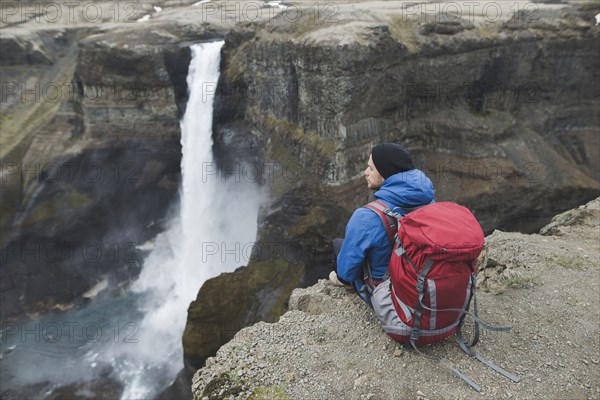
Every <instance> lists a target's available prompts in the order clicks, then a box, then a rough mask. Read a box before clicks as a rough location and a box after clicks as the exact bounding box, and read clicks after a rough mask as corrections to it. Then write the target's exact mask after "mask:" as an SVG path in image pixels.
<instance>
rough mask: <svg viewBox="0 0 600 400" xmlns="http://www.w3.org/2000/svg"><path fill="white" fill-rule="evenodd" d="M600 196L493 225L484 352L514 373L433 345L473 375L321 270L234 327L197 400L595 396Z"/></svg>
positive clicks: (196, 388)
mask: <svg viewBox="0 0 600 400" xmlns="http://www.w3.org/2000/svg"><path fill="white" fill-rule="evenodd" d="M599 237H600V198H597V199H596V200H593V201H591V202H590V203H588V204H586V205H584V206H581V207H579V208H577V209H573V210H570V211H567V212H565V213H563V214H560V215H558V216H556V217H555V218H554V219H553V222H552V223H551V224H549V225H548V226H546V227H545V228H543V229H542V230H541V231H540V233H539V234H531V235H524V234H520V233H506V232H501V231H495V232H494V233H493V234H491V235H490V236H488V237H487V238H486V250H485V253H484V254H482V256H481V257H480V260H479V282H478V286H479V289H480V290H479V294H480V295H479V296H478V297H479V299H478V302H479V304H480V315H481V316H482V317H483V319H484V320H487V321H489V322H491V323H498V324H510V325H512V326H513V331H512V332H510V333H490V332H483V333H482V337H481V341H480V343H479V345H478V346H477V347H478V352H479V353H480V354H481V355H483V356H484V357H486V358H488V359H490V360H492V361H494V362H495V363H497V364H498V365H500V366H502V367H504V368H506V369H507V370H509V371H511V372H513V373H515V374H517V375H519V376H520V377H521V382H519V383H513V382H511V381H509V380H507V379H504V378H503V377H501V376H500V375H499V374H497V373H495V372H494V371H493V370H491V369H490V368H487V367H485V366H484V365H483V364H481V363H479V362H478V361H476V360H474V359H471V358H469V357H467V356H466V355H465V354H464V353H462V351H461V350H460V349H459V347H458V345H456V343H455V342H454V340H452V339H449V340H446V341H444V342H442V343H440V344H437V345H435V346H431V347H428V348H426V353H428V354H430V355H434V356H435V357H437V358H441V357H444V358H446V359H448V360H449V361H450V362H451V363H452V364H453V365H454V366H455V367H457V368H459V369H460V370H461V371H463V372H465V373H466V374H468V375H469V376H470V377H472V378H473V379H474V380H475V381H476V382H478V383H479V384H480V385H481V386H482V388H483V392H482V394H481V395H479V394H477V393H476V392H474V391H473V390H472V389H471V388H470V387H468V386H467V385H466V384H465V383H464V382H462V381H461V380H460V379H458V378H457V377H455V376H454V375H452V374H451V373H450V372H448V370H446V369H445V368H443V367H442V366H441V365H439V364H437V363H435V362H432V361H430V360H428V359H426V358H424V357H422V356H420V355H419V354H417V353H416V352H414V351H406V350H404V349H402V348H401V347H400V346H399V345H397V344H396V343H395V342H394V341H392V340H391V339H390V338H388V337H387V336H386V334H385V333H384V332H383V330H382V329H381V327H380V324H379V322H378V320H377V319H376V317H375V316H374V315H373V314H372V312H371V311H370V310H369V309H368V307H367V306H366V305H365V304H363V302H362V301H361V300H360V299H359V298H358V297H357V296H356V295H355V294H353V293H350V292H348V291H346V290H345V289H342V288H338V287H334V286H332V285H330V284H329V283H328V282H327V281H325V280H320V281H319V282H318V283H317V284H316V285H314V286H312V287H308V288H306V289H296V290H294V292H293V294H292V296H291V298H290V302H289V311H288V312H287V313H285V314H284V315H283V316H282V317H281V319H280V320H279V321H278V322H277V323H273V324H268V323H264V322H259V323H257V324H255V325H253V326H251V327H248V328H245V329H242V330H241V331H239V332H238V333H237V334H236V336H235V337H234V339H233V340H232V341H231V342H229V343H227V344H226V345H224V346H223V347H222V348H221V349H220V350H219V351H218V353H217V355H216V356H215V357H211V358H209V359H208V360H207V361H206V366H205V367H204V368H202V369H200V370H199V371H198V372H197V373H196V375H195V376H194V381H193V386H192V390H193V393H194V399H197V400H200V399H203V400H204V399H308V398H310V399H333V398H344V399H407V398H408V399H410V398H413V399H414V398H420V399H449V398H450V399H463V398H479V397H480V396H482V397H486V398H494V399H508V398H521V399H533V398H565V399H566V398H568V399H598V398H600V383H599V381H598V380H597V377H598V376H599V375H600V365H599V362H600V346H599V344H600V343H599V341H600V340H599V337H600V336H599V335H598V333H599V332H600V315H599V314H600V311H599V310H600V297H599V296H598V290H599V285H600V274H599V269H600V262H599V261H600V260H599V258H600V241H599V240H598V239H599Z"/></svg>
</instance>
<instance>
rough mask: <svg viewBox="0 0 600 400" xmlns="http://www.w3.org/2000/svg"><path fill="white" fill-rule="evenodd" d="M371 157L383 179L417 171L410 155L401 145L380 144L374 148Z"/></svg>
mask: <svg viewBox="0 0 600 400" xmlns="http://www.w3.org/2000/svg"><path fill="white" fill-rule="evenodd" d="M371 155H372V156H373V164H375V168H377V171H379V173H380V174H381V176H382V177H383V179H387V178H389V177H390V176H392V175H394V174H397V173H398V172H404V171H410V170H411V169H415V166H414V165H413V161H412V158H411V157H410V154H408V151H406V149H405V148H404V147H402V146H400V145H399V144H395V143H381V144H378V145H376V146H373V150H372V151H371Z"/></svg>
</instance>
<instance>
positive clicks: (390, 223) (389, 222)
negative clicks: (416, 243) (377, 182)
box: [364, 200, 398, 245]
mask: <svg viewBox="0 0 600 400" xmlns="http://www.w3.org/2000/svg"><path fill="white" fill-rule="evenodd" d="M364 208H367V209H369V210H371V211H373V212H374V213H375V214H377V215H378V216H379V219H381V222H382V223H383V227H384V228H385V232H386V233H387V236H388V238H389V239H390V242H391V243H392V245H393V244H394V243H395V237H396V232H397V229H398V222H397V220H396V218H394V217H392V216H391V215H390V214H391V210H390V209H389V207H388V206H386V205H385V204H383V203H382V202H381V201H379V200H375V201H372V202H370V203H369V204H367V205H365V206H364Z"/></svg>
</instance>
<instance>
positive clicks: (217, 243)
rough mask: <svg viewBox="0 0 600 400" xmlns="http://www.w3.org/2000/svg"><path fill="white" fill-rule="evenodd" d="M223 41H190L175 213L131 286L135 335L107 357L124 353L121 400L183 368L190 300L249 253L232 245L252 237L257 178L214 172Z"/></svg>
mask: <svg viewBox="0 0 600 400" xmlns="http://www.w3.org/2000/svg"><path fill="white" fill-rule="evenodd" d="M222 46H223V42H222V41H220V42H212V43H203V44H197V45H193V46H192V47H191V50H192V60H191V63H190V68H189V72H188V77H187V83H188V89H189V99H188V103H187V107H186V111H185V114H184V117H183V120H182V121H181V145H182V160H181V172H182V185H181V206H180V213H179V216H178V217H177V218H176V219H175V220H174V221H173V225H172V227H171V228H170V229H169V230H168V231H167V232H165V233H163V234H161V235H159V237H157V239H156V241H155V248H154V250H153V251H152V253H151V254H150V255H149V256H148V258H147V259H146V260H145V262H144V267H143V270H142V273H141V274H140V277H139V279H138V280H137V281H136V282H135V284H134V285H133V287H132V289H133V290H134V291H135V292H137V293H141V294H146V295H145V296H143V297H142V298H143V299H144V304H143V306H142V307H143V312H144V313H145V315H144V318H143V320H142V321H141V322H140V324H139V331H138V335H137V338H138V339H139V343H137V344H136V345H130V346H129V347H125V346H122V345H120V346H119V351H118V353H119V354H113V357H114V356H116V357H115V358H113V360H115V359H117V360H122V361H123V363H122V365H119V367H120V368H119V374H120V376H121V380H122V382H123V383H124V384H125V391H124V393H123V395H122V399H123V400H125V399H128V400H129V399H140V398H148V397H150V396H152V395H154V394H156V392H157V391H159V390H162V389H164V388H165V387H166V386H167V385H168V384H169V383H170V382H171V381H172V380H173V379H174V378H175V376H176V374H177V373H178V372H179V371H180V370H181V369H182V368H183V349H182V345H181V338H182V335H183V331H184V329H185V323H186V319H187V309H188V307H189V304H190V302H192V301H193V300H195V298H196V295H197V294H198V290H199V288H200V287H201V286H202V284H203V283H204V282H205V281H206V280H207V279H209V278H211V277H214V276H216V275H218V274H220V273H221V272H230V271H233V270H234V269H235V268H237V267H239V266H240V265H243V264H247V261H248V260H247V258H245V257H243V256H242V255H241V254H235V255H234V254H232V253H231V250H232V249H238V250H239V249H241V248H244V247H247V245H248V244H252V243H253V242H254V240H255V238H256V230H257V217H258V208H259V202H260V195H259V190H258V186H257V184H256V182H248V181H243V180H242V181H240V180H239V179H236V180H234V179H231V180H224V179H222V176H220V175H217V174H216V173H214V172H215V171H216V164H215V160H213V152H212V145H213V141H212V116H213V99H214V93H215V92H216V86H217V81H218V78H219V62H220V51H221V47H222ZM208 250H210V252H209V251H208ZM227 251H229V253H227ZM207 254H210V255H212V257H208V255H207ZM224 255H229V257H226V256H224ZM123 351H125V353H127V354H123ZM119 356H120V357H119Z"/></svg>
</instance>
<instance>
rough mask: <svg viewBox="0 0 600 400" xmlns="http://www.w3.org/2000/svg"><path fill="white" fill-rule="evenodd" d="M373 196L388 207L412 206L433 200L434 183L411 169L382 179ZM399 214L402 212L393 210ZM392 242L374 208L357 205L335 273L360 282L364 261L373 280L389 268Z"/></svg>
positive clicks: (343, 279) (346, 280) (342, 278)
mask: <svg viewBox="0 0 600 400" xmlns="http://www.w3.org/2000/svg"><path fill="white" fill-rule="evenodd" d="M375 199H376V200H379V201H381V202H382V203H384V204H385V205H387V206H388V207H390V208H394V207H400V208H402V207H404V208H413V207H417V206H420V205H425V204H429V203H433V202H434V189H433V184H432V183H431V181H430V180H429V178H428V177H427V175H425V174H424V173H423V172H422V171H421V170H418V169H413V170H410V171H406V172H400V173H398V174H395V175H392V176H390V177H388V178H387V179H386V180H384V181H383V184H382V185H381V187H380V188H379V190H378V191H376V192H375ZM396 211H398V212H400V213H401V214H405V212H403V211H401V210H396ZM391 255H392V244H391V243H390V239H389V238H388V236H387V234H386V232H385V228H384V226H383V222H381V220H380V219H379V216H378V215H377V214H375V213H374V212H373V211H371V210H369V209H366V208H358V209H357V210H356V211H354V214H352V217H351V218H350V221H348V225H346V237H345V238H344V244H343V245H342V248H341V250H340V253H339V254H338V258H337V274H338V277H339V278H340V280H341V281H343V282H344V283H351V282H354V281H361V282H362V277H363V276H362V275H363V273H362V265H363V263H364V262H365V261H366V262H368V263H369V266H370V267H371V273H372V274H373V278H374V279H381V278H382V277H383V276H384V275H385V274H386V272H387V270H388V264H389V262H390V257H391Z"/></svg>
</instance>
